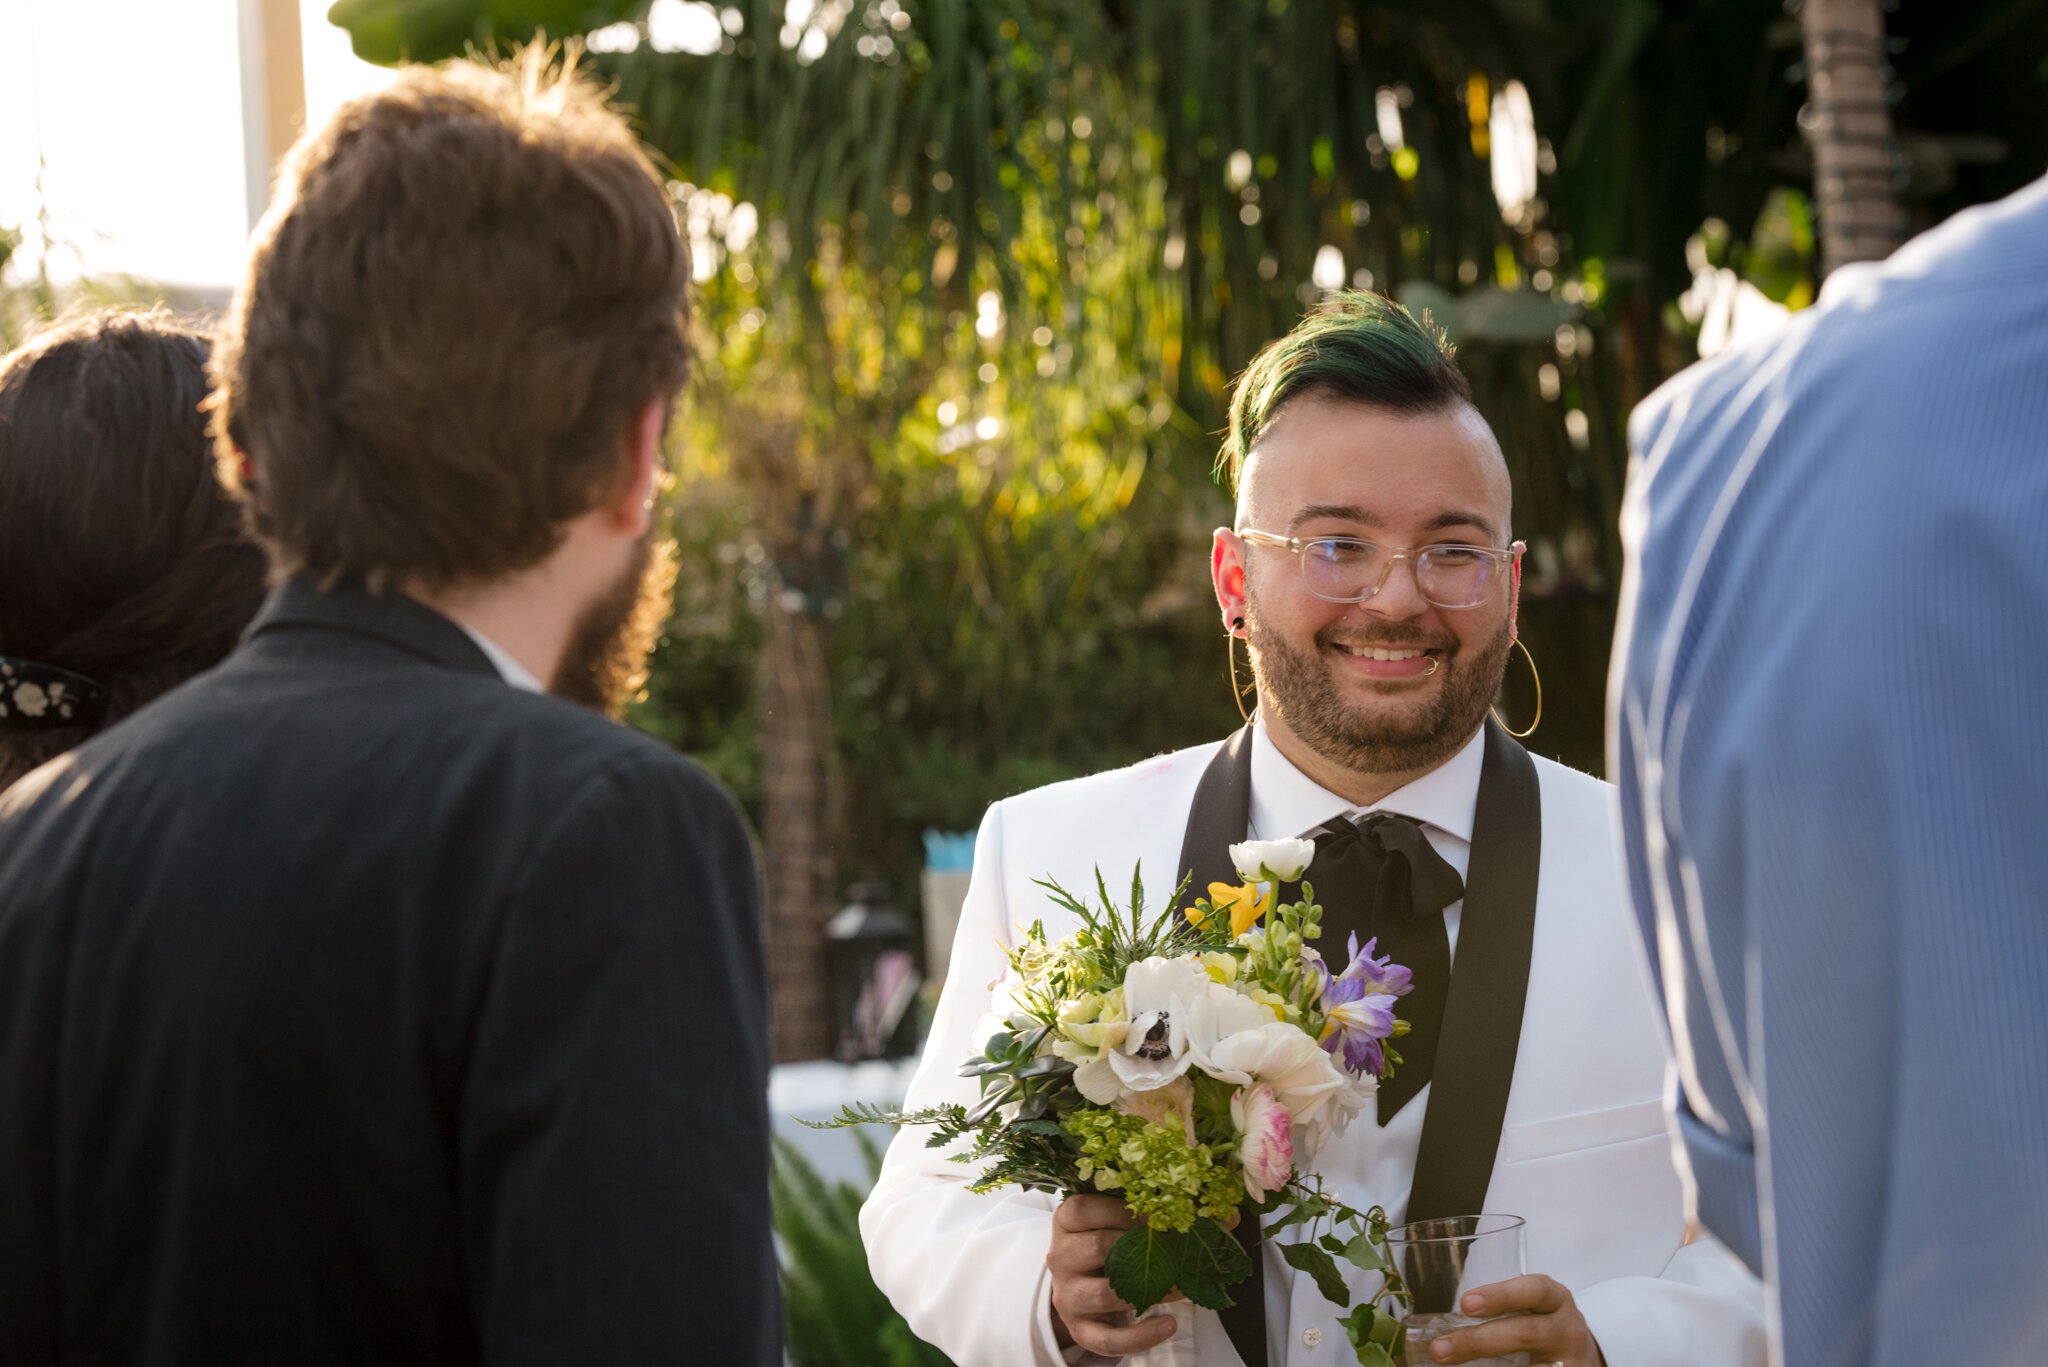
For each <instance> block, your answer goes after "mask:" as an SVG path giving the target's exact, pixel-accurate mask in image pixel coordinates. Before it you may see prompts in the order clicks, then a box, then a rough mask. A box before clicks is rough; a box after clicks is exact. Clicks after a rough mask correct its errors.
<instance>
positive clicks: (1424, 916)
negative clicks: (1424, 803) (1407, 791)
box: [1282, 812, 1465, 1125]
mask: <svg viewBox="0 0 2048 1367" xmlns="http://www.w3.org/2000/svg"><path fill="white" fill-rule="evenodd" d="M1310 834H1311V837H1312V838H1313V839H1314V840H1315V842H1316V855H1315V859H1314V861H1313V862H1311V863H1310V864H1309V866H1308V870H1307V871H1306V872H1305V873H1304V874H1303V875H1302V877H1303V879H1304V880H1305V881H1306V882H1308V883H1309V884H1311V885H1312V886H1313V887H1314V888H1315V892H1316V900H1317V901H1318V902H1320V903H1321V904H1322V907H1323V923H1322V927H1323V930H1322V939H1321V940H1320V941H1319V942H1318V944H1317V948H1318V949H1319V950H1320V951H1321V953H1322V955H1323V958H1324V959H1325V960H1326V961H1327V962H1328V963H1329V965H1330V971H1331V972H1332V973H1341V972H1342V971H1343V969H1344V965H1345V963H1346V957H1345V956H1346V953H1347V950H1348V945H1347V941H1348V940H1349V938H1350V937H1351V936H1352V935H1356V936H1357V937H1358V945H1359V948H1360V949H1363V948H1364V947H1365V943H1366V941H1368V940H1371V939H1377V940H1378V941H1379V944H1378V946H1377V947H1376V948H1375V950H1374V955H1375V957H1379V958H1386V957H1389V956H1391V957H1392V959H1393V961H1394V962H1395V963H1397V964H1401V965H1403V966H1405V967H1406V968H1408V969H1409V971H1410V972H1412V973H1413V974H1414V978H1415V987H1414V990H1413V991H1411V992H1409V993H1408V995H1407V996H1405V997H1403V998H1401V1002H1400V1005H1399V1006H1397V1007H1396V1008H1395V1013H1396V1014H1397V1015H1399V1016H1400V1018H1401V1019H1402V1020H1405V1021H1407V1022H1408V1027H1409V1029H1408V1033H1407V1034H1406V1035H1403V1036H1402V1037H1401V1038H1400V1040H1399V1041H1390V1042H1389V1043H1390V1044H1391V1045H1392V1047H1393V1049H1394V1051H1395V1052H1396V1053H1398V1054H1400V1056H1401V1064H1400V1067H1399V1068H1397V1069H1396V1070H1395V1072H1394V1076H1393V1077H1391V1078H1389V1079H1387V1080H1385V1081H1384V1082H1382V1083H1381V1084H1380V1091H1379V1120H1380V1124H1382V1125H1384V1124H1386V1123H1387V1122H1388V1121H1389V1120H1392V1119H1393V1118H1394V1116H1395V1115H1396V1114H1397V1113H1399V1111H1400V1109H1401V1108H1402V1107H1403V1106H1405V1105H1407V1104H1408V1103H1409V1102H1410V1101H1411V1100H1413V1099H1414V1097H1415V1094H1416V1093H1417V1092H1420V1091H1421V1090H1422V1088H1423V1086H1424V1084H1426V1083H1427V1082H1428V1081H1429V1078H1430V1074H1431V1072H1432V1070H1433V1069H1434V1067H1435V1065H1436V1043H1437V1035H1438V1034H1439V1033H1440V1031H1441V1029H1442V1027H1443V1015H1444V1000H1445V998H1446V997H1447V996H1448V995H1449V992H1450V986H1451V940H1450V933H1449V931H1448V930H1447V929H1446V928H1445V926H1444V922H1443V916H1442V912H1443V910H1444V908H1445V907H1448V906H1449V905H1451V903H1453V902H1455V901H1457V900H1458V899H1460V898H1461V897H1463V896H1464V895H1465V880H1464V879H1462V878H1460V877H1459V876H1458V871H1457V870H1456V869H1454V868H1452V867H1451V866H1450V864H1448V863H1446V862H1445V860H1444V857H1443V856H1442V855H1440V854H1438V853H1437V852H1436V850H1435V849H1434V848H1433V847H1432V846H1431V845H1430V843H1429V837H1428V836H1426V835H1424V834H1423V832H1422V827H1420V826H1418V825H1417V824H1416V823H1414V822H1413V821H1410V820H1409V819H1408V818H1407V817H1405V816H1395V815H1393V814H1392V813H1390V812H1374V813H1372V814H1371V815H1369V816H1365V817H1361V818H1360V819H1359V820H1358V821H1356V822H1353V821H1351V820H1349V819H1347V818H1345V817H1338V818H1336V819H1335V820H1333V821H1330V822H1328V823H1327V824H1325V825H1322V826H1319V827H1317V828H1316V829H1315V830H1314V831H1313V832H1311V833H1310ZM1294 896H1299V888H1298V885H1297V886H1295V887H1293V888H1291V889H1290V890H1289V891H1288V892H1286V893H1283V896H1282V900H1290V899H1291V897H1294Z"/></svg>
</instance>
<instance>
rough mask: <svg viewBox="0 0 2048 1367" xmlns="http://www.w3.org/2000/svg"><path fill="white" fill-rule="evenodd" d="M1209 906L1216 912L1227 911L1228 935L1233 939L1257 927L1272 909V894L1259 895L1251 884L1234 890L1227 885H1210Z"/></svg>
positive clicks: (1255, 887)
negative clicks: (1228, 914)
mask: <svg viewBox="0 0 2048 1367" xmlns="http://www.w3.org/2000/svg"><path fill="white" fill-rule="evenodd" d="M1209 905H1210V906H1212V907H1214V908H1215V909H1216V910H1218V911H1223V910H1225V909H1228V910H1229V912H1230V934H1231V936H1232V937H1233V938H1235V937H1236V936H1239V935H1242V934H1244V933H1245V932H1246V931H1247V930H1250V929H1251V928H1252V927H1253V926H1255V925H1257V924H1258V923H1259V919H1260V918H1261V917H1263V916H1264V915H1265V914H1266V913H1267V912H1268V911H1270V910H1271V909H1272V906H1273V894H1272V893H1271V892H1265V893H1261V892H1260V891H1259V889H1258V887H1257V885H1256V884H1252V883H1247V884H1245V885H1244V886H1242V887H1235V888H1234V887H1232V886H1230V884H1228V883H1211V884H1210V885H1209Z"/></svg>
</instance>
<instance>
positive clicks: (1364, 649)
mask: <svg viewBox="0 0 2048 1367" xmlns="http://www.w3.org/2000/svg"><path fill="white" fill-rule="evenodd" d="M1330 644H1331V645H1332V646H1334V647H1335V648H1336V649H1338V650H1341V651H1343V652H1344V653H1345V654H1346V655H1350V656H1353V657H1355V658H1357V659H1361V660H1389V661H1392V660H1416V659H1420V658H1421V657H1423V656H1424V655H1428V654H1429V653H1430V652H1429V651H1427V650H1403V649H1394V648H1391V647H1388V646H1354V645H1346V644H1345V643H1344V642H1342V641H1332V642H1331V643H1330Z"/></svg>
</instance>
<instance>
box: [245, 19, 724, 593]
mask: <svg viewBox="0 0 2048 1367" xmlns="http://www.w3.org/2000/svg"><path fill="white" fill-rule="evenodd" d="M688 281H689V262H688V258H687V254H686V252H685V250H684V248H683V245H682V242H681V240H680V238H679V236H678V234H677V231H676V225H675V219H674V214H673V212H672V210H671V209H670V207H669V205H668V202H667V199H666V197H665V193H664V190H663V188H662V182H661V180H660V178H659V177H658V176H657V175H656V174H655V172H654V168H653V167H652V165H651V164H650V163H649V162H648V160H647V157H646V155H645V154H644V153H643V152H642V150H641V149H640V146H639V144H638V143H637V142H636V141H635V140H634V138H633V136H632V134H631V133H630V132H629V131H628V130H627V128H626V126H625V124H624V122H623V121H622V120H621V119H620V118H619V117H618V116H617V115H616V114H614V113H612V112H611V111H609V110H607V109H606V108H605V107H604V103H603V99H602V95H601V92H599V91H598V90H596V89H595V88H594V87H593V86H592V85H591V84H590V83H589V82H588V81H587V80H585V79H584V78H582V77H581V76H579V75H578V74H577V73H576V72H575V71H574V70H573V69H568V68H562V67H557V66H552V65H550V64H549V62H548V60H547V58H546V56H545V54H544V53H542V52H541V51H540V50H538V49H532V50H529V51H528V52H527V53H526V54H525V56H524V57H523V58H522V59H520V60H519V61H518V62H516V63H515V64H513V65H511V66H506V67H489V66H484V65H481V64H478V63H474V62H453V63H450V64H448V65H447V66H445V67H442V68H438V69H428V68H413V69H410V70H407V71H404V72H401V73H400V74H399V76H398V78H397V79H396V80H395V81H394V82H393V83H392V84H391V85H390V86H389V87H387V88H386V89H385V90H383V91H381V92H379V93H377V94H374V95H370V96H366V97H364V98H361V99H358V100H355V101H352V102H351V103H349V104H346V105H344V106H342V108H341V109H340V110H338V111H337V112H336V114H335V115H334V116H333V118H332V119H331V120H330V121H329V122H328V123H327V124H326V126H325V127H323V128H320V129H318V130H317V131H315V132H313V133H311V134H310V135H308V136H307V137H306V138H305V139H304V140H302V141H301V142H300V144H299V145H298V146H297V147H296V148H295V149H294V150H293V152H292V154H291V156H290V158H289V159H288V161H287V163H286V165H285V169H284V173H283V177H282V180H281V183H280V186H279V190H278V194H277V197H276V200H275V201H274V204H273V207H272V209H271V211H270V214H269V215H268V216H267V217H266V219H265V220H264V222H263V224H262V225H261V226H260V227H259V229H258V231H257V236H256V240H255V243H254V245H253V249H252V254H251V259H250V263H249V268H248V273H247V275H246V276H245V278H244V280H243V282H242V285H241V288H240V289H239V290H238V291H237V294H236V299H235V303H234V306H233V308H232V310H231V313H230V316H229V319H228V321H227V323H226V325H225V328H224V330H223V335H222V337H221V342H220V346H219V349H218V351H217V352H216V355H215V359H214V374H215V379H216V382H217V386H218V390H219V395H218V399H217V401H216V405H217V411H216V425H215V430H216V433H217V434H218V435H219V436H220V437H221V438H222V440H221V457H222V461H223V467H224V470H225V472H226V474H227V477H228V480H229V482H230V483H231V484H233V485H235V486H237V487H239V488H240V489H241V491H242V493H243V495H244V497H245V498H246V499H247V500H248V502H249V505H250V513H251V524H252V526H253V528H254V530H255V533H256V535H257V537H258V539H259V540H261V541H262V543H263V545H264V547H265V548H266V549H267V550H268V551H269V553H270V556H271V559H272V562H273V565H274V567H275V569H276V571H277V572H278V573H279V574H280V575H305V576H307V577H309V578H311V579H313V580H314V581H316V582H318V583H320V584H323V585H332V584H333V583H335V582H336V581H339V580H341V579H344V578H360V579H361V580H363V581H364V582H366V583H367V585H368V586H369V587H370V589H371V590H372V591H373V592H387V591H390V590H393V589H396V588H399V587H403V586H405V585H408V584H413V585H419V586H424V587H427V588H433V589H439V588H444V587H448V586H451V585H456V584H462V583H468V582H478V581H486V580H490V579H493V578H496V577H499V576H502V575H505V574H508V573H511V572H514V571H517V570H520V569H523V568H526V567H528V566H530V565H533V564H535V563H537V562H539V561H540V560H542V559H544V558H545V557H546V556H547V555H548V554H549V553H550V552H551V551H552V550H553V549H554V548H555V546H556V545H557V544H558V542H559V540H560V537H561V534H562V527H563V524H565V523H567V522H569V521H570V520H572V519H573V518H575V517H576V516H578V515H579V514H581V513H583V512H585V511H587V510H588V509H589V508H591V507H593V506H594V505H595V504H596V503H597V502H598V500H599V499H600V498H602V497H603V496H605V495H606V494H607V493H609V492H611V491H614V490H616V489H619V488H622V487H623V484H624V481H625V479H626V478H627V477H628V476H629V475H630V470H629V469H628V468H627V462H626V457H625V455H624V450H625V448H624V446H623V443H622V438H623V436H624V434H625V432H626V430H627V426H628V424H629V423H630V422H631V420H632V419H633V417H634V415H635V414H637V413H638V412H640V411H642V410H644V409H645V407H646V405H647V404H648V403H649V402H650V401H652V400H655V399H657V398H666V397H668V396H670V395H672V394H673V393H674V392H675V391H676V390H677V389H678V388H679V387H680V386H681V384H682V381H683V379H684V375H685V370H686V364H687V352H686V350H685V345H684V341H683V332H682V325H683V312H684V309H685V306H686V303H685V289H686V288H687V285H688Z"/></svg>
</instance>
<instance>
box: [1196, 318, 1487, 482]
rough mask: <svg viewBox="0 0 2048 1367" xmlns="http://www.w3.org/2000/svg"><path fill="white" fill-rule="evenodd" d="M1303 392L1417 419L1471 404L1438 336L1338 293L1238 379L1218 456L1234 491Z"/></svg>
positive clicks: (1448, 349)
mask: <svg viewBox="0 0 2048 1367" xmlns="http://www.w3.org/2000/svg"><path fill="white" fill-rule="evenodd" d="M1304 394H1321V395H1325V396H1327V397H1330V398H1336V399H1347V400H1349V401H1351V402H1353V403H1362V404H1370V405H1372V406H1373V407H1374V408H1382V409H1385V410H1387V411H1388V412H1390V413H1400V414H1404V415H1408V416H1414V417H1421V416H1424V415H1427V414H1432V413H1441V412H1443V411H1444V410H1445V409H1448V408H1455V407H1457V406H1458V405H1460V404H1469V403H1471V402H1472V386H1471V385H1470V384H1468V383H1467V382H1466V380H1465V376H1464V372H1462V371H1460V370H1459V369H1458V366H1457V362H1456V361H1455V360H1454V359H1452V347H1451V345H1450V343H1449V342H1448V341H1446V340H1445V338H1444V335H1443V333H1442V332H1441V331H1439V330H1438V329H1436V328H1434V327H1432V326H1430V325H1428V324H1426V323H1421V322H1418V321H1416V318H1415V315H1414V314H1412V313H1410V312H1408V310H1407V309H1404V308H1402V307H1401V306H1400V305H1399V304H1397V303H1395V302H1394V301H1393V300H1391V299H1388V298H1387V297H1385V296H1384V295H1379V294H1367V293H1363V292H1361V291H1358V290H1336V291H1333V292H1331V293H1330V294H1329V295H1327V296H1325V297H1324V299H1323V302H1322V303H1321V304H1319V305H1317V306H1316V309H1315V311H1314V312H1313V313H1311V314H1309V315H1308V316H1307V317H1306V318H1304V319H1302V320H1301V322H1300V323H1298V324H1297V325H1296V326H1295V329H1294V331H1292V332H1290V333H1288V334H1287V335H1286V336H1285V337H1282V338H1280V339H1279V340H1278V341H1276V342H1270V343H1268V344H1267V345H1266V348H1265V349H1264V350H1263V351H1261V352H1260V353H1259V354H1258V355H1256V356H1254V357H1253V358H1252V363H1251V364H1250V365H1248V366H1246V367H1245V369H1244V374H1242V375H1240V376H1238V379H1237V392H1236V393H1235V394H1233V395H1232V396H1231V399H1230V434H1229V438H1228V440H1226V441H1225V442H1224V444H1223V450H1222V452H1221V453H1220V454H1218V456H1217V457H1216V473H1217V474H1218V475H1219V476H1220V477H1221V478H1222V480H1223V483H1224V487H1225V489H1227V490H1228V491H1229V492H1230V493H1232V494H1235V493H1236V492H1237V481H1238V476H1239V474H1240V473H1241V472H1242V471H1243V470H1244V462H1245V458H1246V457H1247V456H1249V455H1250V454H1251V450H1252V445H1253V443H1255V442H1257V441H1258V439H1259V437H1260V436H1261V435H1262V434H1263V433H1264V432H1265V430H1266V429H1267V428H1268V427H1270V426H1271V425H1272V423H1273V420H1274V419H1275V418H1277V417H1279V416H1280V410H1281V409H1282V408H1283V407H1285V406H1286V405H1287V403H1288V402H1289V401H1290V400H1293V399H1298V398H1300V397H1301V396H1303V395H1304Z"/></svg>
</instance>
